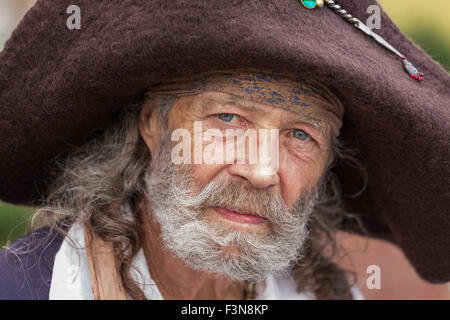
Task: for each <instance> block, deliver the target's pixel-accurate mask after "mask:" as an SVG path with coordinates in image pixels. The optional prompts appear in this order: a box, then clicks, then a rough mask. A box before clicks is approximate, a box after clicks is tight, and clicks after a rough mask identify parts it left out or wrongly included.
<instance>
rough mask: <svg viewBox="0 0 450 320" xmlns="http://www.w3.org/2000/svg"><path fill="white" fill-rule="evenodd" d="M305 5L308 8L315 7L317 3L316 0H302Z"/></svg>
mask: <svg viewBox="0 0 450 320" xmlns="http://www.w3.org/2000/svg"><path fill="white" fill-rule="evenodd" d="M301 1H302V3H303V5H304V6H305V7H307V8H308V9H314V8H315V7H316V5H317V1H316V0H301Z"/></svg>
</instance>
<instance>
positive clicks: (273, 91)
mask: <svg viewBox="0 0 450 320" xmlns="http://www.w3.org/2000/svg"><path fill="white" fill-rule="evenodd" d="M206 91H216V92H222V93H227V94H228V95H226V101H224V100H223V99H221V100H222V101H221V103H224V102H225V103H230V104H235V105H238V106H239V107H243V108H245V107H249V104H245V103H243V102H245V101H246V100H247V101H253V102H258V103H262V104H266V105H270V106H273V107H278V108H281V109H282V110H286V111H290V112H293V113H295V114H296V117H297V118H298V119H300V120H303V121H307V122H309V123H311V124H312V125H314V126H315V127H317V128H321V127H323V122H324V121H322V120H325V121H326V123H327V124H328V125H329V126H330V127H331V129H332V130H333V131H334V134H335V135H338V134H339V129H340V127H341V125H342V118H343V113H344V108H343V106H342V103H341V102H340V101H339V99H337V97H336V96H335V95H334V94H333V93H332V92H331V91H330V90H329V89H328V88H327V87H326V86H325V85H323V84H321V83H319V82H317V81H314V80H306V79H304V78H302V77H298V76H293V75H289V74H284V73H283V74H280V73H276V72H273V71H270V72H269V71H264V72H261V71H250V70H239V69H238V70H233V71H211V72H205V73H201V74H197V75H191V76H183V77H179V78H173V79H170V80H168V81H164V82H162V83H160V84H158V85H156V86H154V87H152V88H151V89H150V91H149V94H150V95H158V96H166V95H176V96H189V95H195V94H199V93H202V92H206ZM322 129H323V128H322Z"/></svg>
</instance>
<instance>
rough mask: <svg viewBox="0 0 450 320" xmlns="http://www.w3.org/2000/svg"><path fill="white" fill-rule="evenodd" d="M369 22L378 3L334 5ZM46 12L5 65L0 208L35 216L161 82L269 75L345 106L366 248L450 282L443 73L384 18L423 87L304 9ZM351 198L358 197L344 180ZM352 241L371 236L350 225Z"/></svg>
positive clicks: (174, 4)
mask: <svg viewBox="0 0 450 320" xmlns="http://www.w3.org/2000/svg"><path fill="white" fill-rule="evenodd" d="M338 3H339V4H340V5H342V7H343V8H344V9H347V11H349V12H350V13H351V14H352V15H353V16H355V17H357V18H359V19H360V20H362V21H365V19H367V18H368V14H367V13H366V10H367V8H368V6H369V5H372V4H376V2H375V1H370V0H340V1H339V2H338ZM71 4H72V2H71V1H66V0H41V1H38V2H37V4H36V5H35V6H34V7H33V8H32V9H31V10H30V11H29V12H28V13H27V14H26V16H25V17H24V19H23V20H22V21H21V23H20V25H19V26H18V28H17V29H16V30H15V31H14V33H13V35H12V37H11V38H10V39H9V41H8V42H7V43H6V45H5V48H4V50H3V51H2V52H1V54H0V115H1V116H0V137H1V140H0V199H2V200H4V201H7V202H11V203H17V204H31V205H35V204H38V203H39V202H38V200H39V199H41V198H42V197H43V196H45V193H46V191H47V187H48V185H49V183H50V182H51V179H50V178H49V172H50V171H51V168H52V165H53V164H54V163H55V161H58V160H62V159H64V158H65V157H66V156H67V154H68V153H69V152H70V151H72V150H73V148H75V147H76V146H80V145H81V144H83V143H85V142H87V141H88V140H90V139H92V138H93V137H95V136H96V135H98V134H99V133H100V132H101V131H102V129H103V128H105V126H106V125H107V123H108V122H110V121H111V120H112V119H114V117H116V116H117V113H118V111H119V110H120V109H121V108H123V107H124V106H125V105H127V104H128V103H130V102H132V101H133V100H134V99H135V97H136V96H138V95H140V94H141V93H142V92H144V91H145V89H146V88H148V87H149V86H150V85H152V84H154V83H157V82H158V80H160V79H161V78H162V77H167V76H177V75H185V74H191V73H199V72H203V71H208V70H214V69H231V68H245V67H260V68H264V69H272V70H279V71H281V72H282V71H289V72H291V73H295V74H298V75H299V76H305V77H315V78H317V79H319V80H321V81H323V82H325V83H326V84H327V85H328V86H329V87H330V88H331V89H332V90H333V91H334V92H335V93H336V95H337V96H338V97H339V98H340V99H341V100H342V102H343V103H344V105H345V110H346V111H345V118H344V125H343V128H342V132H341V136H342V139H343V140H344V141H345V142H346V144H347V145H348V146H350V147H351V148H353V149H356V150H358V153H359V154H358V157H359V158H361V159H362V160H363V161H364V163H365V165H366V167H367V174H368V185H367V187H366V188H365V190H364V192H363V193H362V194H361V195H360V196H358V197H346V199H345V200H346V202H347V205H348V207H349V208H350V209H351V211H352V212H355V213H357V214H358V215H359V216H360V217H361V219H362V222H363V225H364V227H365V229H366V230H367V231H368V235H369V236H372V237H376V238H381V239H386V240H389V241H391V242H393V243H395V244H397V245H398V246H399V247H401V248H402V249H403V251H404V253H405V254H406V256H407V257H408V259H409V260H410V262H411V263H412V264H413V266H414V267H415V268H416V270H417V271H418V273H419V274H420V275H421V276H422V277H423V278H424V279H426V280H428V281H430V282H446V281H449V280H450V249H449V248H450V215H449V208H450V203H449V192H448V179H449V177H450V170H449V163H450V161H449V159H450V151H449V149H450V148H449V141H450V136H449V124H450V115H449V112H450V105H449V101H450V93H449V88H450V79H449V75H448V74H447V72H446V71H445V70H444V69H443V68H442V67H441V66H440V65H439V64H438V63H436V62H434V61H433V60H432V59H431V58H430V57H429V56H427V55H426V54H425V53H424V52H423V51H422V50H421V49H420V48H419V47H417V46H416V45H414V44H413V43H411V41H409V40H408V39H407V38H406V37H405V36H404V35H403V34H402V33H401V32H400V31H399V29H398V28H397V27H396V26H395V24H394V23H393V22H392V21H391V20H390V19H389V17H388V16H387V15H386V14H385V13H384V12H383V11H382V16H381V19H382V25H381V29H379V30H375V31H376V32H377V33H378V34H380V35H381V36H382V37H383V38H384V39H386V40H387V41H388V42H389V43H391V44H392V45H393V46H394V47H396V49H397V50H399V51H400V52H402V53H404V54H405V55H406V56H407V58H408V59H409V60H410V61H411V62H412V63H413V64H415V66H416V67H417V68H418V69H419V70H420V71H421V72H423V73H424V74H425V80H424V81H423V82H418V81H415V80H411V79H410V78H409V76H408V74H407V73H406V72H405V70H404V69H403V65H402V63H401V61H400V59H399V58H398V57H397V56H395V55H394V54H392V53H391V52H389V51H388V50H386V49H385V48H383V47H382V46H380V45H378V44H377V43H376V42H375V41H373V39H371V38H369V37H368V36H366V35H365V34H363V33H361V32H360V31H358V30H357V29H356V28H354V27H353V26H352V25H350V24H348V23H347V22H345V21H344V20H343V19H342V18H341V17H339V16H338V15H337V14H335V13H334V12H332V11H331V10H330V9H328V8H316V9H314V10H308V9H306V8H304V7H303V6H302V5H301V3H300V2H299V1H297V0H276V1H274V0H271V1H256V0H248V1H215V0H210V1H203V0H189V1H182V0H181V1H164V0H152V1H148V0H140V1H110V0H96V1H91V0H79V1H77V5H78V6H79V7H80V8H81V29H80V30H76V29H75V30H69V29H68V28H67V27H66V20H67V18H68V17H69V15H68V14H67V13H66V10H67V8H68V6H69V5H71ZM336 172H337V173H338V174H339V177H340V180H341V183H342V185H343V191H344V194H345V195H350V194H353V193H354V192H355V191H357V190H358V189H360V187H361V185H359V183H360V181H357V180H358V179H356V175H355V173H354V171H353V169H352V168H350V167H348V166H344V165H342V164H341V165H339V166H338V167H337V168H336ZM344 226H345V230H347V231H353V232H361V231H360V229H359V227H358V226H357V225H356V224H355V223H354V220H352V219H349V220H348V221H346V223H345V224H344Z"/></svg>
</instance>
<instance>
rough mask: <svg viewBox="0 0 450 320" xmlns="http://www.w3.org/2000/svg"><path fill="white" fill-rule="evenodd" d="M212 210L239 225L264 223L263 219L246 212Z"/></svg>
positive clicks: (222, 209)
mask: <svg viewBox="0 0 450 320" xmlns="http://www.w3.org/2000/svg"><path fill="white" fill-rule="evenodd" d="M214 210H215V211H216V212H217V213H218V214H220V215H221V216H223V217H224V218H226V219H228V220H231V221H234V222H239V223H248V224H261V223H264V222H265V221H266V219H265V218H263V217H261V216H259V215H257V214H256V213H247V212H245V213H244V212H237V211H232V210H228V209H225V208H219V207H214Z"/></svg>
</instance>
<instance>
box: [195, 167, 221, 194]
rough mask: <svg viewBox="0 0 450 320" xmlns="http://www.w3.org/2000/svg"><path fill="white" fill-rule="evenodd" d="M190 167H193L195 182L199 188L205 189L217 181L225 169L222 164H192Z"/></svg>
mask: <svg viewBox="0 0 450 320" xmlns="http://www.w3.org/2000/svg"><path fill="white" fill-rule="evenodd" d="M189 166H191V169H192V174H193V177H194V180H195V182H196V184H197V186H198V187H199V188H203V187H204V186H205V185H207V184H208V183H210V182H211V181H213V180H214V179H216V177H217V176H218V175H219V174H220V173H221V172H222V170H223V169H224V167H225V165H221V164H191V165H189Z"/></svg>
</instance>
